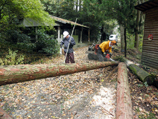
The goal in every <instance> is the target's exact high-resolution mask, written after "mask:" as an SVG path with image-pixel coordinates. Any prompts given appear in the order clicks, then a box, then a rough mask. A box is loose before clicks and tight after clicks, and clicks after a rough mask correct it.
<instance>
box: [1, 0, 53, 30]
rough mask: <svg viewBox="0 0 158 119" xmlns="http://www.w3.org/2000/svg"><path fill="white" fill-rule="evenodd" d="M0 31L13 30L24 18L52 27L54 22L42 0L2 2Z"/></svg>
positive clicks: (7, 0)
mask: <svg viewBox="0 0 158 119" xmlns="http://www.w3.org/2000/svg"><path fill="white" fill-rule="evenodd" d="M0 7H1V9H0V26H1V27H0V31H3V32H4V31H5V30H7V29H13V28H14V27H15V26H16V25H17V24H18V23H20V20H21V19H23V18H32V19H34V20H36V21H37V22H40V23H42V24H47V25H49V26H50V27H52V25H53V24H54V21H53V20H52V18H51V17H50V16H49V14H48V13H47V12H46V11H44V8H43V6H42V4H41V2H40V0H1V2H0Z"/></svg>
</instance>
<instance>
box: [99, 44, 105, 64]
mask: <svg viewBox="0 0 158 119" xmlns="http://www.w3.org/2000/svg"><path fill="white" fill-rule="evenodd" d="M97 57H98V60H99V61H101V62H102V61H106V58H105V56H104V54H103V52H102V50H101V48H100V47H98V51H97Z"/></svg>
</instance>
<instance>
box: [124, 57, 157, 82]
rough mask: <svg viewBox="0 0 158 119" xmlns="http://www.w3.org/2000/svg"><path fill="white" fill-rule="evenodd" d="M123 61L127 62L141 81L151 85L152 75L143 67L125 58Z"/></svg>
mask: <svg viewBox="0 0 158 119" xmlns="http://www.w3.org/2000/svg"><path fill="white" fill-rule="evenodd" d="M124 60H125V63H126V64H127V66H128V68H129V69H130V70H131V71H132V73H133V74H135V75H136V76H137V77H138V78H139V79H140V80H141V81H142V82H147V84H149V85H151V84H153V82H154V77H153V75H151V74H150V73H148V72H147V71H145V70H144V69H142V68H140V67H139V66H137V65H136V64H134V63H133V62H131V61H129V60H127V59H125V58H124Z"/></svg>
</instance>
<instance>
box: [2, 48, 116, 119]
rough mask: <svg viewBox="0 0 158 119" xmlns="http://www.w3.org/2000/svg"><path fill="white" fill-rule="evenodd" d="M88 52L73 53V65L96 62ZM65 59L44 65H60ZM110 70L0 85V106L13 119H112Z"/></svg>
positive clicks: (113, 99)
mask: <svg viewBox="0 0 158 119" xmlns="http://www.w3.org/2000/svg"><path fill="white" fill-rule="evenodd" d="M87 50H88V47H83V48H78V49H76V50H75V61H76V63H82V62H83V63H85V62H87V63H88V62H96V61H89V60H88V58H87ZM64 58H65V57H64V56H63V55H62V56H58V57H56V58H52V59H51V60H49V61H47V62H45V63H53V64H62V63H63V62H64ZM113 68H114V67H111V66H109V67H106V68H100V69H95V70H90V71H84V72H79V73H74V74H69V75H62V76H56V77H49V78H45V79H40V80H32V81H28V82H21V83H16V84H9V85H3V86H0V90H1V92H0V107H2V108H3V109H4V110H5V111H6V112H7V113H8V114H10V115H11V116H12V117H13V118H15V119H68V118H69V119H83V118H84V119H86V118H89V119H91V118H93V119H99V118H100V119H101V118H104V119H115V109H116V77H117V71H116V72H114V74H113V75H112V76H111V77H110V79H106V77H107V76H108V74H109V72H110V71H111V70H112V69H113ZM103 82H105V83H106V86H103V85H102V83H103Z"/></svg>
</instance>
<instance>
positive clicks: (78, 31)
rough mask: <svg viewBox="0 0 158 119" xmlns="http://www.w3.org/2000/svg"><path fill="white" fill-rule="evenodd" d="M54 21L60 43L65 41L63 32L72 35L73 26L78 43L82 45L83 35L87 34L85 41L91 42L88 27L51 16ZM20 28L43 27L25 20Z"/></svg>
mask: <svg viewBox="0 0 158 119" xmlns="http://www.w3.org/2000/svg"><path fill="white" fill-rule="evenodd" d="M51 17H52V19H53V20H54V21H55V24H54V28H55V29H56V30H57V34H58V35H57V36H58V37H57V40H58V42H60V41H61V40H62V39H63V31H64V30H67V31H68V32H69V34H70V35H71V32H72V29H73V26H74V25H75V30H74V33H73V37H74V39H75V41H76V43H77V42H79V43H82V41H83V34H84V35H85V34H86V36H87V37H86V38H85V39H84V41H88V42H90V28H89V27H88V26H85V25H82V24H79V23H75V22H73V21H70V20H66V19H62V18H59V17H55V16H51ZM19 26H24V27H36V26H43V25H42V24H40V23H39V22H36V21H35V20H33V19H30V18H25V19H23V21H22V23H21V24H20V25H19Z"/></svg>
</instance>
